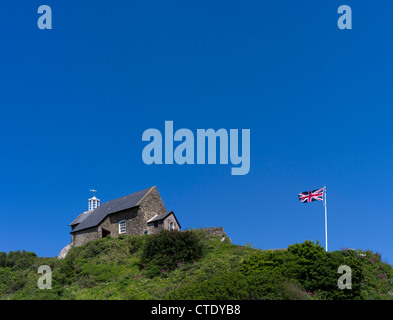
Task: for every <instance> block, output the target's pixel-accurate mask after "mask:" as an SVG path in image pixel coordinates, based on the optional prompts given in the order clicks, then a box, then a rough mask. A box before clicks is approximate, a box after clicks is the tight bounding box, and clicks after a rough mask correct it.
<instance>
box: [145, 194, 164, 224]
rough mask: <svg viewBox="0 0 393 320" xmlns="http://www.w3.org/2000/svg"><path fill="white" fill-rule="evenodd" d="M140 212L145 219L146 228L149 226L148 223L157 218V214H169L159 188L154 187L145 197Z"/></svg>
mask: <svg viewBox="0 0 393 320" xmlns="http://www.w3.org/2000/svg"><path fill="white" fill-rule="evenodd" d="M140 210H141V214H142V215H143V217H144V218H143V219H144V226H146V225H147V221H149V220H150V219H152V218H153V217H155V216H156V215H157V214H163V213H166V212H167V211H166V208H165V206H164V203H163V202H162V200H161V196H160V194H159V192H158V190H157V187H153V188H152V189H151V190H150V191H149V193H148V194H146V195H145V197H144V198H143V200H142V201H141V204H140Z"/></svg>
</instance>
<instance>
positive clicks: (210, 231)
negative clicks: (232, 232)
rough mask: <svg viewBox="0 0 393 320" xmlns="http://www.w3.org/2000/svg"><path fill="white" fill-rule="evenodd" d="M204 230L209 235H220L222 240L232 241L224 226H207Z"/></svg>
mask: <svg viewBox="0 0 393 320" xmlns="http://www.w3.org/2000/svg"><path fill="white" fill-rule="evenodd" d="M202 230H203V231H205V232H206V233H207V234H208V235H209V236H218V237H220V239H221V241H229V242H231V243H232V241H231V239H230V238H229V237H228V236H227V234H226V233H225V231H224V228H223V227H216V228H215V227H209V228H208V227H205V228H203V229H202Z"/></svg>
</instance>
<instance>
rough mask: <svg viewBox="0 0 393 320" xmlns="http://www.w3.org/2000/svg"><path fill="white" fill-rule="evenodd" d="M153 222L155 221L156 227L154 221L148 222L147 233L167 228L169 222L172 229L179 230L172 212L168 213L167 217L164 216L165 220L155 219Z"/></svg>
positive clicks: (158, 231) (154, 232) (155, 232)
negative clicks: (171, 224)
mask: <svg viewBox="0 0 393 320" xmlns="http://www.w3.org/2000/svg"><path fill="white" fill-rule="evenodd" d="M155 222H156V223H157V224H156V227H155V224H154V222H151V223H149V224H148V226H147V230H148V233H149V234H157V233H160V232H161V231H162V230H169V223H170V222H172V223H173V229H174V230H180V226H179V224H178V223H177V221H176V219H175V217H174V216H173V214H170V215H169V216H168V217H166V218H165V220H161V221H155Z"/></svg>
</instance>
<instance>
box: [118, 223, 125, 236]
mask: <svg viewBox="0 0 393 320" xmlns="http://www.w3.org/2000/svg"><path fill="white" fill-rule="evenodd" d="M119 233H120V234H122V233H126V220H121V221H120V222H119Z"/></svg>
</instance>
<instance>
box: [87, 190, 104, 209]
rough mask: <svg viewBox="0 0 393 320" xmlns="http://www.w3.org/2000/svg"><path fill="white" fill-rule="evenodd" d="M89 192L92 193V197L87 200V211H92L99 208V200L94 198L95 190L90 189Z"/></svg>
mask: <svg viewBox="0 0 393 320" xmlns="http://www.w3.org/2000/svg"><path fill="white" fill-rule="evenodd" d="M90 191H91V192H93V193H94V195H93V197H92V198H90V199H89V211H90V210H94V209H95V208H97V207H99V206H100V202H101V201H100V199H97V198H96V192H97V190H94V189H90Z"/></svg>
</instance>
